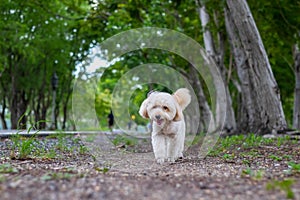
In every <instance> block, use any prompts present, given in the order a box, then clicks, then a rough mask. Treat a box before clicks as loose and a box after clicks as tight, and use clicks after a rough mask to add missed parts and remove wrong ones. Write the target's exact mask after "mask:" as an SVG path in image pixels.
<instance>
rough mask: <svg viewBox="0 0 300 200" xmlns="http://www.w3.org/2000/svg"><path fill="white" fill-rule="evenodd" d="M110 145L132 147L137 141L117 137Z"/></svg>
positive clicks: (121, 136)
mask: <svg viewBox="0 0 300 200" xmlns="http://www.w3.org/2000/svg"><path fill="white" fill-rule="evenodd" d="M112 143H113V144H114V145H116V146H119V145H126V146H134V145H136V144H137V139H136V138H133V137H129V136H126V135H117V136H116V137H115V138H114V139H113V140H112Z"/></svg>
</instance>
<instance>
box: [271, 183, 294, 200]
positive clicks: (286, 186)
mask: <svg viewBox="0 0 300 200" xmlns="http://www.w3.org/2000/svg"><path fill="white" fill-rule="evenodd" d="M294 182H295V181H294V180H292V179H285V180H282V181H279V180H273V181H270V182H268V183H267V186H266V188H267V190H275V189H279V190H281V191H284V192H285V193H286V198H288V199H294V198H295V194H294V192H293V190H292V185H293V184H294Z"/></svg>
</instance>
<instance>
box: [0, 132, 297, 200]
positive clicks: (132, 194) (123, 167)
mask: <svg viewBox="0 0 300 200" xmlns="http://www.w3.org/2000/svg"><path fill="white" fill-rule="evenodd" d="M93 139H94V140H93V141H94V143H95V144H96V145H95V146H92V145H88V146H89V152H90V153H85V154H76V153H64V155H63V156H62V157H58V158H55V159H48V158H44V159H41V158H35V159H26V160H11V159H10V158H8V157H7V156H5V157H1V160H0V164H1V165H0V166H1V168H2V169H1V168H0V172H1V176H0V194H1V196H0V199H9V200H10V199H170V200H171V199H249V200H250V199H251V200H254V199H286V198H287V194H288V190H291V191H292V194H293V196H292V197H294V199H300V174H299V172H298V171H297V172H291V171H290V166H289V164H288V163H289V160H291V159H293V160H296V159H298V161H299V154H300V149H299V144H293V145H285V146H282V147H280V148H278V147H276V146H275V147H274V146H261V147H259V148H257V149H258V150H257V151H255V152H258V154H257V156H255V157H249V158H248V157H247V156H250V155H252V153H251V154H250V153H249V154H248V153H247V151H251V149H248V150H247V151H244V152H242V153H244V154H245V155H246V156H245V155H243V156H240V155H237V153H236V149H231V150H228V151H226V152H225V153H226V154H223V156H216V157H212V156H209V157H207V158H206V159H198V158H197V157H193V156H187V157H185V158H184V159H182V160H180V161H178V162H176V163H174V164H168V163H166V164H163V165H158V164H156V163H155V161H154V159H153V154H152V153H151V152H145V153H132V152H128V151H125V150H124V149H123V148H122V147H121V148H116V147H115V146H113V145H111V141H110V140H108V139H107V138H106V139H105V138H101V136H99V137H98V138H93ZM2 142H3V141H2ZM1 150H3V151H5V150H7V149H5V148H4V149H1ZM239 151H241V150H239ZM266 152H268V154H266ZM275 153H276V156H277V157H278V159H272V158H271V157H270V155H275ZM227 154H228V155H234V156H233V157H230V156H224V155H227ZM291 156H292V157H291ZM279 158H280V159H279ZM245 160H247V162H246V161H245ZM5 165H7V169H3V168H5V167H3V166H5ZM284 181H286V182H287V183H285V182H284ZM288 184H290V186H288ZM267 188H270V189H271V190H269V189H267ZM285 188H287V189H285Z"/></svg>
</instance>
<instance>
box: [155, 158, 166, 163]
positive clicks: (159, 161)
mask: <svg viewBox="0 0 300 200" xmlns="http://www.w3.org/2000/svg"><path fill="white" fill-rule="evenodd" d="M156 162H157V163H158V164H160V165H161V164H163V163H164V162H165V159H164V158H157V159H156Z"/></svg>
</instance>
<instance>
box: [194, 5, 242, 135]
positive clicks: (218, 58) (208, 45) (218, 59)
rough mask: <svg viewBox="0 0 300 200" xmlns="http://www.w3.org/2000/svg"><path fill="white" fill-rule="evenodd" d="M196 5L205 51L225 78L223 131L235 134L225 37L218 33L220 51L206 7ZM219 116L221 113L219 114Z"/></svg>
mask: <svg viewBox="0 0 300 200" xmlns="http://www.w3.org/2000/svg"><path fill="white" fill-rule="evenodd" d="M196 4H197V7H198V14H199V17H200V20H201V25H202V29H203V40H204V46H205V50H206V52H207V54H208V56H209V57H211V58H212V60H213V61H214V62H215V63H216V64H217V66H218V68H219V70H220V71H221V75H222V78H223V82H224V85H225V92H226V105H221V106H226V116H225V123H224V127H223V130H224V131H225V132H229V133H230V132H234V131H235V130H236V120H235V115H234V110H233V107H232V99H231V95H230V92H229V88H228V84H227V81H226V79H227V75H226V74H227V73H226V68H225V66H224V54H225V50H224V37H222V33H220V32H218V33H217V35H218V44H219V46H218V49H217V48H216V45H215V42H214V38H213V36H212V33H211V31H210V30H209V27H208V24H209V23H210V16H209V14H208V13H207V11H206V7H205V5H204V4H203V3H201V1H200V0H196ZM217 114H219V113H217Z"/></svg>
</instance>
